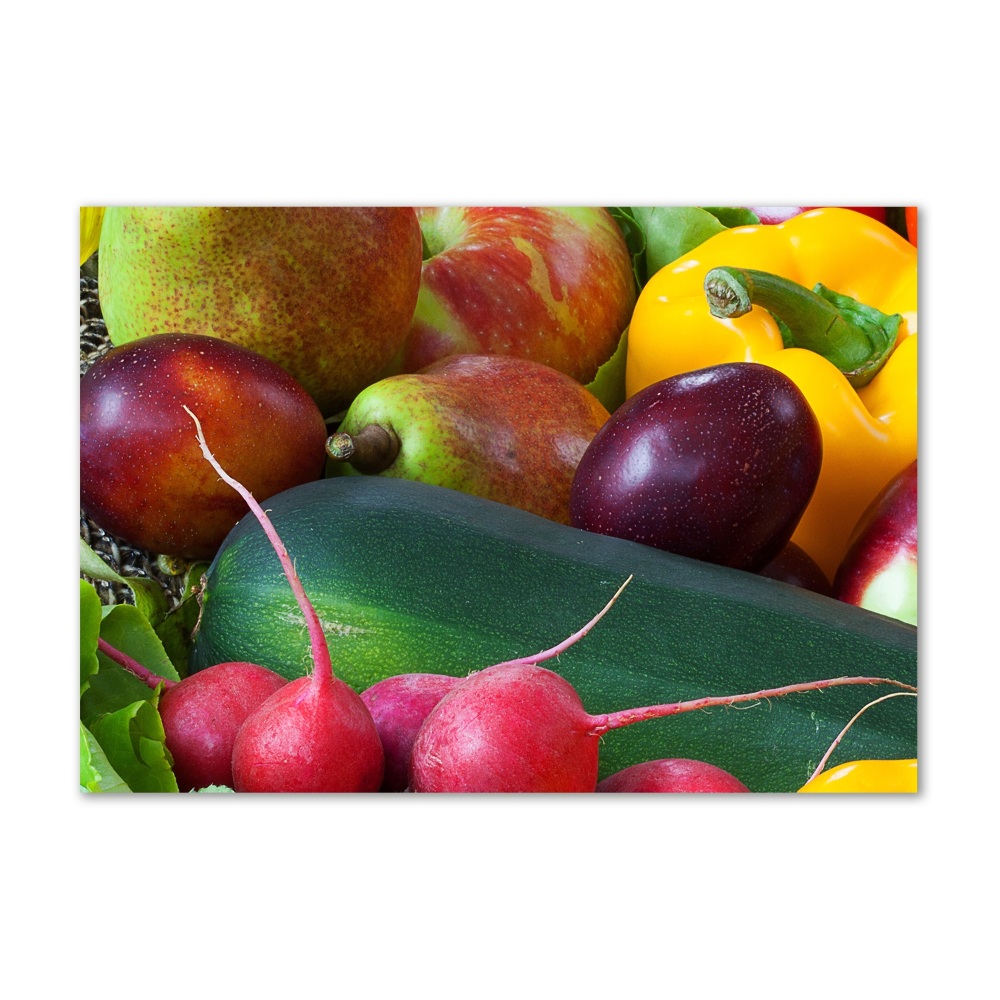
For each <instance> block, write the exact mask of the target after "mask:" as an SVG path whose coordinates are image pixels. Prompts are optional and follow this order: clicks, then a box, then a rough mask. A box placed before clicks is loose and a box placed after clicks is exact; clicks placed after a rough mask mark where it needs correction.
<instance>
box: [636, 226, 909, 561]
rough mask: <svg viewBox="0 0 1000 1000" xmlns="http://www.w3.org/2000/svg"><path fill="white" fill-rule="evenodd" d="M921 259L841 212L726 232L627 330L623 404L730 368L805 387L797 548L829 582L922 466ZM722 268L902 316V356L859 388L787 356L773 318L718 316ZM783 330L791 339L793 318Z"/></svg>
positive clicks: (658, 278)
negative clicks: (805, 462) (810, 455)
mask: <svg viewBox="0 0 1000 1000" xmlns="http://www.w3.org/2000/svg"><path fill="white" fill-rule="evenodd" d="M916 253H917V252H916V248H915V247H914V246H913V245H912V244H910V243H909V242H907V241H906V240H904V239H903V238H902V237H900V236H898V235H897V234H896V233H894V232H893V231H892V230H891V229H889V228H888V227H886V226H884V225H882V224H881V223H879V222H877V221H875V220H874V219H871V218H869V217H868V216H866V215H862V214H861V213H859V212H852V211H850V210H849V209H842V208H820V209H815V210H814V211H811V212H805V213H803V214H802V215H798V216H795V217H794V218H792V219H791V220H789V221H788V222H785V223H782V224H780V225H775V226H763V225H762V226H741V227H739V228H735V229H729V230H726V231H725V232H722V233H718V234H717V235H715V236H713V237H712V238H711V239H709V240H707V241H706V242H705V243H703V244H702V245H701V246H699V247H697V248H696V249H695V250H694V251H693V252H692V253H690V254H689V255H687V256H685V257H682V258H680V259H679V260H677V261H675V262H674V263H673V264H670V265H668V266H667V267H664V268H662V269H661V270H660V271H659V272H657V273H656V274H654V275H653V276H652V277H651V278H650V279H649V281H648V282H647V283H646V286H645V287H644V288H643V290H642V293H641V294H640V296H639V299H638V301H637V303H636V306H635V310H634V312H633V315H632V321H631V323H630V326H629V333H628V356H627V359H626V369H625V388H626V395H627V396H632V395H634V394H635V393H636V392H638V391H639V390H640V389H642V388H644V387H645V386H647V385H650V384H652V383H653V382H658V381H660V380H661V379H665V378H669V377H671V376H673V375H679V374H681V373H683V372H688V371H693V370H695V369H698V368H706V367H709V366H710V365H717V364H723V363H726V362H732V361H755V362H759V363H762V364H766V365H769V366H770V367H772V368H775V369H777V370H778V371H781V372H783V373H784V374H785V375H787V376H788V377H789V378H790V379H791V380H792V381H793V382H795V384H796V385H797V386H798V387H799V389H800V390H801V391H802V393H803V395H804V396H805V398H806V400H807V401H808V402H809V404H810V406H811V407H812V409H813V411H814V412H815V414H816V417H817V419H818V420H819V423H820V428H821V430H822V435H823V463H822V468H821V471H820V476H819V481H818V482H817V484H816V490H815V492H814V494H813V497H812V500H811V501H810V503H809V505H808V507H807V508H806V510H805V512H804V514H803V516H802V519H801V521H800V522H799V525H798V527H797V528H796V530H795V533H794V534H793V535H792V541H793V542H795V543H796V544H797V545H798V546H800V547H801V548H802V549H804V550H805V551H806V552H807V553H808V554H809V555H810V556H812V558H813V559H814V560H815V561H816V562H817V563H818V565H819V566H820V568H821V569H822V570H823V571H824V572H825V573H826V574H827V576H828V577H829V578H830V579H831V580H832V579H833V577H834V575H835V574H836V571H837V567H838V566H839V565H840V562H841V560H842V559H843V557H844V555H845V554H846V551H847V545H848V541H849V538H850V535H851V532H852V530H853V529H854V526H855V524H856V523H857V521H858V519H859V518H860V517H861V515H862V514H863V513H864V511H865V509H866V508H867V507H868V505H869V503H871V501H872V500H873V499H874V498H875V497H876V496H877V495H878V493H879V492H880V491H881V489H882V488H883V487H884V486H885V485H886V483H888V482H889V480H890V479H892V477H893V476H895V475H896V474H897V473H898V472H900V471H901V470H902V469H904V468H905V467H906V466H907V465H909V464H910V463H911V462H912V461H913V460H914V459H915V458H916V457H917V336H916V334H917V256H916ZM715 268H739V269H750V270H751V273H756V272H766V274H764V275H762V276H761V277H762V278H764V279H767V278H768V277H769V276H779V278H780V279H790V281H791V282H795V283H796V284H797V285H801V286H805V287H804V288H803V289H800V291H801V292H803V293H804V294H805V295H808V294H809V293H808V292H807V291H806V290H807V289H812V288H813V287H814V286H816V285H822V286H825V287H826V288H828V289H831V290H832V291H833V292H835V293H839V294H840V295H844V296H850V297H851V298H852V299H855V300H857V301H858V302H860V303H863V304H864V305H866V306H871V307H874V309H877V310H879V311H880V312H881V313H884V314H889V315H893V314H897V315H898V317H899V320H898V323H899V325H898V329H897V330H895V346H894V348H893V337H892V335H891V334H890V335H888V340H887V345H888V348H887V349H888V350H891V354H889V357H888V360H887V361H885V362H884V365H883V367H881V368H880V369H879V370H878V371H877V373H876V374H875V375H874V377H871V380H870V381H869V382H868V383H867V384H866V385H863V387H861V388H855V387H854V385H852V383H851V381H849V379H848V377H847V375H845V374H844V372H845V371H852V370H853V369H851V368H849V367H845V368H844V369H843V370H841V368H838V367H837V366H836V365H835V364H834V363H833V362H832V361H830V360H827V358H826V357H824V356H822V355H821V354H818V353H816V352H815V351H814V350H811V349H806V348H804V347H795V346H792V347H786V346H785V340H784V338H783V333H782V328H781V326H780V325H779V323H778V322H777V321H776V320H775V318H774V315H772V313H771V312H769V311H768V309H767V308H763V307H761V306H759V305H753V307H752V308H750V311H749V312H747V313H746V314H745V315H741V316H738V318H719V317H717V316H715V315H713V314H712V312H711V311H710V307H709V303H708V300H707V298H706V292H705V287H704V286H705V278H706V275H707V274H708V272H709V271H713V269H715ZM713 273H714V272H713ZM768 308H771V309H773V308H774V307H773V306H769V307H768ZM793 311H794V310H793ZM774 312H775V314H778V313H779V310H777V309H775V310H774ZM786 322H787V323H788V326H789V327H791V331H790V332H791V335H792V336H793V338H794V336H795V335H796V330H795V328H794V324H792V323H791V322H789V321H788V319H787V315H786ZM785 332H786V335H788V332H789V331H788V330H787V329H786V331H785ZM800 342H801V341H800ZM869 377H870V376H869ZM857 381H858V382H860V381H861V380H860V379H858V380H857Z"/></svg>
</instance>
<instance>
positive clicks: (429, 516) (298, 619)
mask: <svg viewBox="0 0 1000 1000" xmlns="http://www.w3.org/2000/svg"><path fill="white" fill-rule="evenodd" d="M267 507H268V509H269V512H270V515H271V518H272V520H273V522H274V525H275V527H276V529H277V531H278V533H279V535H280V536H281V538H282V541H283V542H284V543H285V546H286V547H287V549H288V551H289V553H290V554H291V556H292V558H293V559H294V560H295V564H296V567H297V569H298V573H299V575H300V577H301V579H302V582H303V585H304V586H305V589H306V592H307V593H308V594H309V597H310V599H311V600H312V602H313V604H314V605H315V607H316V610H317V612H318V614H319V616H320V619H321V620H322V621H323V623H324V628H325V630H326V634H327V637H328V641H329V645H330V651H331V655H332V658H333V666H334V670H335V671H336V672H337V674H338V676H340V677H341V678H342V679H344V680H345V681H346V682H347V683H349V684H351V685H352V686H353V687H354V688H355V689H356V690H358V691H361V690H363V689H364V688H366V687H368V686H369V685H371V684H373V683H374V682H375V681H377V680H380V679H381V678H383V677H387V676H389V675H391V674H397V673H406V672H411V671H433V672H440V673H447V674H453V675H458V676H462V675H465V674H467V673H469V672H470V671H473V670H477V669H481V668H483V667H486V666H489V665H490V664H493V663H497V662H500V661H502V660H507V659H511V658H514V657H518V656H525V655H528V654H531V653H535V652H538V651H539V650H542V649H546V648H548V647H550V646H552V645H555V644H556V643H557V642H559V641H561V640H562V639H564V638H566V637H567V636H568V635H570V634H571V633H573V632H575V631H576V630H577V629H579V628H580V627H581V626H582V625H583V624H584V623H585V622H587V621H588V620H589V619H590V618H591V617H592V616H593V615H594V614H595V613H596V612H597V611H599V610H600V608H602V607H603V606H604V604H605V603H606V602H607V600H608V599H609V598H610V597H611V595H612V594H613V593H614V591H615V590H616V589H617V588H618V586H619V585H620V584H621V583H622V582H623V581H624V580H625V579H626V578H627V577H628V576H629V575H630V574H632V575H633V580H632V582H631V583H630V584H629V586H628V587H627V588H626V589H625V591H624V593H623V594H622V595H621V597H620V598H619V599H618V602H617V603H616V604H615V606H614V607H613V608H611V610H610V611H609V612H608V614H607V615H606V616H605V617H604V618H603V619H602V620H601V621H600V622H599V623H598V624H597V626H596V627H595V628H594V629H593V631H592V632H590V633H589V634H588V635H587V636H586V637H585V638H584V639H582V640H581V641H580V642H578V643H577V644H576V645H575V646H573V647H572V648H571V649H569V650H567V651H566V652H564V653H563V654H562V655H561V656H560V657H559V658H558V659H557V660H553V661H549V662H548V663H546V664H545V666H547V667H549V668H550V669H553V670H555V671H557V672H558V673H560V674H562V675H563V676H565V677H566V678H567V680H569V681H570V683H572V684H573V685H574V686H575V687H576V689H577V691H578V692H579V694H580V697H581V698H582V700H583V703H584V706H585V707H586V709H587V711H588V712H591V713H599V712H608V711H614V710H617V709H623V708H629V707H635V706H640V705H648V704H658V703H661V702H668V701H680V700H683V699H688V698H695V697H700V696H703V695H727V694H739V693H742V692H751V691H757V690H761V689H764V688H768V687H775V686H779V685H784V684H791V683H795V682H800V681H808V680H819V679H822V678H827V677H838V676H843V675H872V676H877V677H890V678H894V679H896V680H899V681H903V682H905V683H909V684H916V679H917V678H916V675H917V629H916V628H915V627H914V626H912V625H906V624H904V623H902V622H898V621H895V620H894V619H890V618H885V617H883V616H881V615H877V614H874V613H873V612H870V611H865V610H863V609H861V608H857V607H854V606H851V605H847V604H843V603H841V602H839V601H835V600H833V599H831V598H826V597H822V596H820V595H818V594H814V593H811V592H809V591H806V590H801V589H798V588H795V587H792V586H789V585H787V584H784V583H781V582H778V581H776V580H770V579H766V578H764V577H760V576H756V575H753V574H750V573H745V572H742V571H740V570H733V569H728V568H725V567H721V566H715V565H712V564H709V563H703V562H698V561H696V560H692V559H688V558H685V557H682V556H675V555H672V554H670V553H666V552H661V551H659V550H657V549H653V548H650V547H648V546H644V545H640V544H637V543H635V542H630V541H626V540H623V539H619V538H610V537H607V536H603V535H596V534H592V533H589V532H585V531H582V530H579V529H576V528H571V527H568V526H565V525H561V524H556V523H555V522H553V521H549V520H546V519H544V518H541V517H538V516H537V515H534V514H530V513H527V512H525V511H522V510H517V509H515V508H512V507H507V506H504V505H502V504H499V503H496V502H494V501H490V500H484V499H482V498H479V497H474V496H470V495H467V494H465V493H459V492H456V491H454V490H450V489H446V488H444V487H439V486H432V485H429V484H426V483H419V482H413V481H410V480H403V479H388V478H385V477H381V476H378V477H361V476H358V477H354V476H351V477H335V478H330V479H325V480H320V481H318V482H312V483H308V484H306V485H303V486H298V487H296V488H294V489H291V490H288V491H286V492H284V493H281V494H279V495H278V496H275V497H273V498H271V499H269V500H268V503H267ZM201 602H202V608H201V622H200V626H199V628H198V631H197V635H196V637H195V640H194V643H193V648H192V658H191V663H190V668H191V670H192V671H196V670H199V669H202V668H204V667H207V666H210V665H211V664H213V663H220V662H224V661H226V660H250V661H252V662H256V663H260V664H262V665H263V666H267V667H270V668H271V669H273V670H277V671H279V672H280V673H282V674H284V675H285V676H287V677H296V676H300V675H302V674H303V673H307V672H308V671H309V669H310V662H311V661H310V653H309V641H308V636H307V633H306V629H305V623H304V620H303V618H302V615H301V613H300V611H299V609H298V606H297V605H296V603H295V599H294V597H293V595H292V592H291V590H290V588H289V586H288V583H287V581H286V580H285V577H284V575H283V573H282V571H281V566H280V564H279V562H278V559H277V557H276V556H275V554H274V551H273V549H272V548H271V546H270V543H269V542H268V541H267V538H266V537H265V535H264V533H263V531H261V529H260V526H259V524H258V523H257V522H256V520H255V519H254V518H253V517H251V516H247V517H244V518H243V519H242V520H241V521H240V522H239V524H237V525H236V527H235V528H233V530H232V531H231V532H230V534H229V536H228V537H227V538H226V540H225V542H224V543H223V545H222V547H221V548H220V550H219V552H218V554H217V555H216V557H215V560H214V561H213V562H212V564H211V566H210V567H209V569H208V572H207V574H206V580H205V586H204V590H203V592H202V594H201ZM892 690H895V689H893V688H889V687H887V686H884V685H881V686H878V687H869V686H866V685H861V686H848V687H840V688H833V689H828V690H826V691H822V692H811V693H808V694H797V695H790V696H786V697H784V698H777V699H773V700H772V701H770V702H764V703H757V704H754V705H749V707H748V706H747V705H743V706H735V707H732V708H729V709H715V710H713V711H710V712H708V711H701V712H689V713H686V714H683V715H679V716H674V717H672V718H667V719H660V720H656V721H650V722H643V723H640V724H637V725H634V726H630V727H627V728H625V729H621V730H617V731H615V732H613V733H610V734H608V736H606V737H605V740H604V743H603V744H602V749H601V776H602V777H604V776H606V775H607V774H610V773H612V772H614V771H617V770H620V769H621V768H624V767H627V766H629V765H630V764H635V763H639V762H640V761H644V760H652V759H656V758H660V757H691V758H696V759H700V760H705V761H708V762H710V763H712V764H716V765H718V766H719V767H722V768H725V769H726V770H727V771H730V772H731V773H733V774H735V775H736V776H737V777H738V778H739V779H740V780H741V781H743V783H744V784H746V785H747V786H748V787H749V788H750V789H751V790H752V791H759V792H769V791H795V790H797V789H798V788H799V787H801V785H803V784H804V783H805V782H806V780H807V779H808V778H809V777H810V775H811V774H812V771H813V769H814V768H815V766H816V764H817V763H818V761H819V759H820V757H821V755H822V754H823V753H824V752H825V751H826V749H827V747H828V746H829V745H830V743H831V742H832V741H833V740H834V738H835V737H836V736H837V734H838V733H839V732H840V730H841V729H842V728H843V726H844V725H845V724H846V723H847V722H848V720H849V719H850V718H851V717H852V716H853V715H854V713H855V712H856V711H857V710H858V709H859V708H861V707H862V706H863V705H865V704H866V703H867V702H869V701H871V700H873V699H874V698H876V697H878V696H880V695H882V694H886V693H888V692H889V691H892ZM916 700H917V699H915V698H892V699H889V700H887V701H884V702H882V703H880V704H879V705H877V706H875V707H873V708H872V709H871V710H869V711H868V712H866V713H865V714H864V715H862V716H861V718H860V719H859V720H858V722H857V723H856V724H855V725H854V726H853V728H852V729H851V731H850V733H849V734H848V735H847V737H846V738H845V739H844V741H843V742H842V743H841V744H840V746H839V747H838V750H837V752H836V753H835V754H834V756H833V757H832V758H831V761H830V764H829V766H833V765H834V764H836V763H837V762H838V761H844V760H858V759H862V758H894V757H898V758H910V757H916V756H917V753H916V749H917V748H916V732H917V712H916Z"/></svg>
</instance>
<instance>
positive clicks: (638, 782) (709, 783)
mask: <svg viewBox="0 0 1000 1000" xmlns="http://www.w3.org/2000/svg"><path fill="white" fill-rule="evenodd" d="M597 791H599V792H749V791H750V789H749V788H747V786H746V785H744V784H743V782H742V781H740V779H739V778H737V777H735V775H732V774H730V773H729V772H728V771H724V770H723V769H722V768H721V767H716V766H715V765H714V764H708V763H706V762H705V761H703V760H688V759H687V758H684V757H668V758H666V759H664V760H648V761H646V762H645V763H642V764H633V765H632V766H631V767H626V768H625V769H624V770H623V771H618V772H617V773H616V774H611V775H608V777H606V778H605V779H604V780H603V781H600V782H598V784H597Z"/></svg>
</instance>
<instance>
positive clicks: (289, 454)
mask: <svg viewBox="0 0 1000 1000" xmlns="http://www.w3.org/2000/svg"><path fill="white" fill-rule="evenodd" d="M185 406H187V407H189V408H190V409H191V410H192V411H193V412H194V413H195V414H196V415H197V416H198V418H199V420H200V421H201V423H202V426H203V427H204V430H205V435H206V438H207V440H208V441H210V442H211V445H212V449H213V451H214V452H215V453H216V456H217V457H218V459H219V461H220V462H221V463H222V464H223V466H224V467H225V469H226V471H227V472H228V473H229V474H230V475H232V476H233V477H234V478H235V479H238V480H239V481H240V482H241V483H243V485H245V486H246V487H247V489H249V490H250V492H251V493H253V494H254V496H255V497H257V499H258V500H260V501H261V502H263V501H264V500H265V499H267V498H268V497H271V496H274V495H275V494H276V493H279V492H281V491H283V490H286V489H290V488H291V487H293V486H298V485H300V484H301V483H305V482H309V481H311V480H314V479H319V478H320V477H321V476H322V475H323V468H324V463H325V460H326V456H325V445H326V438H327V428H326V424H325V423H324V421H323V417H322V415H321V414H320V411H319V409H318V407H317V406H316V404H315V403H314V402H313V400H312V399H311V398H310V396H309V395H308V393H306V391H305V389H303V388H302V386H300V385H299V384H298V382H296V381H295V380H294V379H293V378H292V376H291V375H289V374H288V373H287V372H286V371H284V369H282V368H279V367H278V366H277V365H276V364H274V363H273V362H272V361H268V360H267V359H266V358H263V357H261V356H260V355H259V354H256V353H254V352H253V351H250V350H248V349H246V348H244V347H238V346H237V345H235V344H230V343H227V342H226V341H223V340H219V339H218V338H216V337H206V336H201V335H197V334H170V333H164V334H157V335H156V336H153V337H143V338H142V339H140V340H136V341H133V342H131V343H128V344H124V345H122V346H121V347H116V348H113V349H112V350H110V351H109V352H108V353H107V354H105V355H104V356H103V357H101V358H100V359H99V360H98V361H96V362H95V363H94V364H93V365H92V366H91V367H90V369H89V370H88V371H87V373H86V374H85V375H84V376H83V377H82V378H81V379H80V506H81V507H82V509H83V510H84V511H85V512H86V513H87V514H88V516H90V517H91V518H93V519H94V520H95V521H96V522H97V523H98V524H100V526H101V527H102V528H104V529H105V530H106V531H108V532H110V533H111V534H112V535H114V536H116V537H118V538H121V539H123V540H125V541H127V542H129V543H131V544H132V545H135V546H138V547H139V548H144V549H149V550H150V551H152V552H158V553H166V554H169V555H173V556H180V557H183V558H187V559H210V558H211V557H212V556H213V555H214V554H215V551H216V549H217V548H218V547H219V545H220V544H221V543H222V541H223V539H224V538H225V537H226V535H227V533H228V532H229V531H230V529H231V528H232V527H233V525H235V524H236V522H237V521H238V520H239V519H240V518H241V517H242V516H243V515H244V514H245V513H246V506H245V504H244V503H243V500H242V499H241V498H240V496H239V495H238V494H237V493H236V492H234V491H233V490H232V488H231V487H230V486H228V485H227V484H226V483H224V482H222V480H221V479H220V478H219V477H218V476H217V475H216V473H215V470H214V469H212V468H211V466H210V465H209V464H208V463H207V462H205V461H204V459H203V458H202V455H201V450H200V448H199V446H198V442H197V440H196V439H195V431H194V425H193V424H192V422H191V417H190V416H189V415H188V414H187V413H186V412H185V410H184V407H185Z"/></svg>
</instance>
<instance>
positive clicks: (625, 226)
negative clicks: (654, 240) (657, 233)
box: [608, 208, 648, 289]
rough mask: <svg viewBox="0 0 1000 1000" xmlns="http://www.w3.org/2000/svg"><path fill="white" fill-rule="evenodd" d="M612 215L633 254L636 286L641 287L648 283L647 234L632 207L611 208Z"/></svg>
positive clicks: (609, 210) (633, 271)
mask: <svg viewBox="0 0 1000 1000" xmlns="http://www.w3.org/2000/svg"><path fill="white" fill-rule="evenodd" d="M608 212H610V213H611V217H612V218H613V219H614V220H615V222H617V223H618V228H619V229H620V230H621V232H622V236H623V237H624V238H625V245H626V246H627V247H628V251H629V253H630V254H631V255H632V273H633V274H634V275H635V283H636V287H637V288H639V289H641V288H642V286H643V285H645V284H646V279H647V277H648V276H647V274H646V234H645V232H643V228H642V226H640V225H639V223H638V222H637V221H636V218H635V214H634V211H633V210H632V209H631V208H609V209H608Z"/></svg>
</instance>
